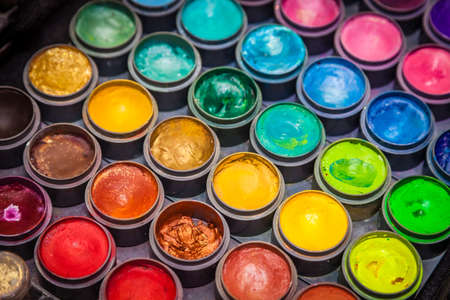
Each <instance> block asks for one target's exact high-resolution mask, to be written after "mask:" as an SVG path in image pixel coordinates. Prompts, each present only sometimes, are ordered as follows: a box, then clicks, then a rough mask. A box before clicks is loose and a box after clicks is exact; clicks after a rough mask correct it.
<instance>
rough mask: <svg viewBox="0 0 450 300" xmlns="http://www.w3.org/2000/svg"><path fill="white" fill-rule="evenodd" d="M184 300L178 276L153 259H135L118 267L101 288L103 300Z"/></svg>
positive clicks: (101, 298)
mask: <svg viewBox="0 0 450 300" xmlns="http://www.w3.org/2000/svg"><path fill="white" fill-rule="evenodd" d="M130 298H131V299H133V298H135V299H140V300H152V299H160V300H182V299H183V287H182V286H181V282H180V279H179V278H178V276H177V275H176V274H175V273H174V272H173V271H172V270H171V269H170V268H169V267H167V266H166V265H164V264H162V263H161V262H159V261H157V260H154V259H149V258H134V259H130V260H127V261H125V262H123V263H121V264H120V265H118V266H116V267H115V268H114V269H112V270H111V272H109V274H108V275H107V276H106V277H105V279H104V280H103V282H102V285H101V287H100V297H99V300H123V299H130Z"/></svg>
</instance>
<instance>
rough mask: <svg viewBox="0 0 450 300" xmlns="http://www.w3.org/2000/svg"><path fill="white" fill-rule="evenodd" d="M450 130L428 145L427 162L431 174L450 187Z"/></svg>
mask: <svg viewBox="0 0 450 300" xmlns="http://www.w3.org/2000/svg"><path fill="white" fill-rule="evenodd" d="M449 153H450V130H447V131H445V132H442V133H441V134H440V135H439V136H437V137H435V138H434V140H433V141H432V142H431V143H430V144H429V145H428V149H427V157H426V162H427V166H428V169H429V170H430V171H431V174H432V175H433V176H434V177H436V178H437V179H439V180H441V181H443V182H444V183H446V184H447V185H450V155H449Z"/></svg>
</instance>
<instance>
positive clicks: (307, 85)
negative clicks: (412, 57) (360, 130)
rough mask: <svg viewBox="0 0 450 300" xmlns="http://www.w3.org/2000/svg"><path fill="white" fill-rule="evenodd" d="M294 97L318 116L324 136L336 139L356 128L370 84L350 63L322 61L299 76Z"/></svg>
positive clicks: (333, 58) (338, 58)
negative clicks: (323, 127)
mask: <svg viewBox="0 0 450 300" xmlns="http://www.w3.org/2000/svg"><path fill="white" fill-rule="evenodd" d="M297 97H298V99H299V100H300V102H301V103H302V104H303V105H304V106H306V107H307V108H308V109H310V110H311V111H313V112H315V113H316V114H317V115H318V116H319V118H320V119H321V120H322V122H323V123H324V126H325V131H326V133H327V134H328V135H340V134H344V133H348V132H350V131H352V130H354V129H355V128H356V127H358V121H359V113H360V112H361V110H362V109H363V107H364V106H365V105H366V104H367V102H368V101H369V98H370V84H369V80H368V79H367V77H366V75H365V74H364V73H363V71H362V70H361V69H360V68H359V67H358V66H356V65H355V64H354V63H352V62H351V61H350V60H348V59H345V58H341V57H326V58H322V59H318V60H316V61H315V62H313V63H311V64H310V65H309V66H308V67H306V68H305V69H304V71H303V72H302V73H301V74H300V76H299V77H298V79H297Z"/></svg>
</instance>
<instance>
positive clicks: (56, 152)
mask: <svg viewBox="0 0 450 300" xmlns="http://www.w3.org/2000/svg"><path fill="white" fill-rule="evenodd" d="M101 162H102V152H101V149H100V145H99V144H98V142H97V140H96V139H95V138H94V137H93V136H92V135H91V134H90V133H89V132H87V130H86V129H84V128H81V127H79V126H76V125H73V124H70V123H55V124H53V125H50V126H47V127H44V128H42V129H41V130H39V131H38V132H37V133H36V134H35V135H34V136H33V138H32V139H31V140H30V141H29V142H28V143H27V145H26V147H25V151H24V152H23V164H24V168H25V172H26V173H27V174H28V176H30V177H31V179H33V180H34V181H36V182H37V183H39V184H40V185H41V186H43V187H45V189H46V190H47V192H48V193H49V195H50V198H51V199H52V202H53V205H55V206H58V207H66V206H73V205H76V204H79V203H81V202H83V195H84V190H85V188H86V184H87V182H88V180H89V179H90V178H91V177H92V176H94V174H95V173H96V172H97V170H98V168H99V167H100V164H101Z"/></svg>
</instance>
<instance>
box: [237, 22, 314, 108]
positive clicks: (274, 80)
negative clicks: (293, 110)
mask: <svg viewBox="0 0 450 300" xmlns="http://www.w3.org/2000/svg"><path fill="white" fill-rule="evenodd" d="M307 60H308V50H307V49H306V47H305V45H304V44H303V40H302V38H301V37H300V36H298V35H297V34H296V33H295V32H294V31H292V30H291V29H289V28H287V27H285V26H282V25H277V24H264V25H260V26H257V27H255V28H253V29H252V30H250V31H249V32H248V33H247V34H246V35H245V36H244V38H243V39H241V40H240V41H239V44H238V45H237V47H236V62H237V65H238V66H239V68H241V69H242V70H244V71H245V72H247V73H248V74H250V76H251V77H252V78H253V79H255V80H256V81H257V82H258V84H259V85H260V87H261V90H262V94H263V98H264V100H279V99H280V98H281V99H284V98H287V97H289V96H290V95H292V94H293V93H294V91H295V78H297V76H298V74H299V73H300V71H301V70H302V68H303V66H304V65H305V63H306V61H307Z"/></svg>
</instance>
